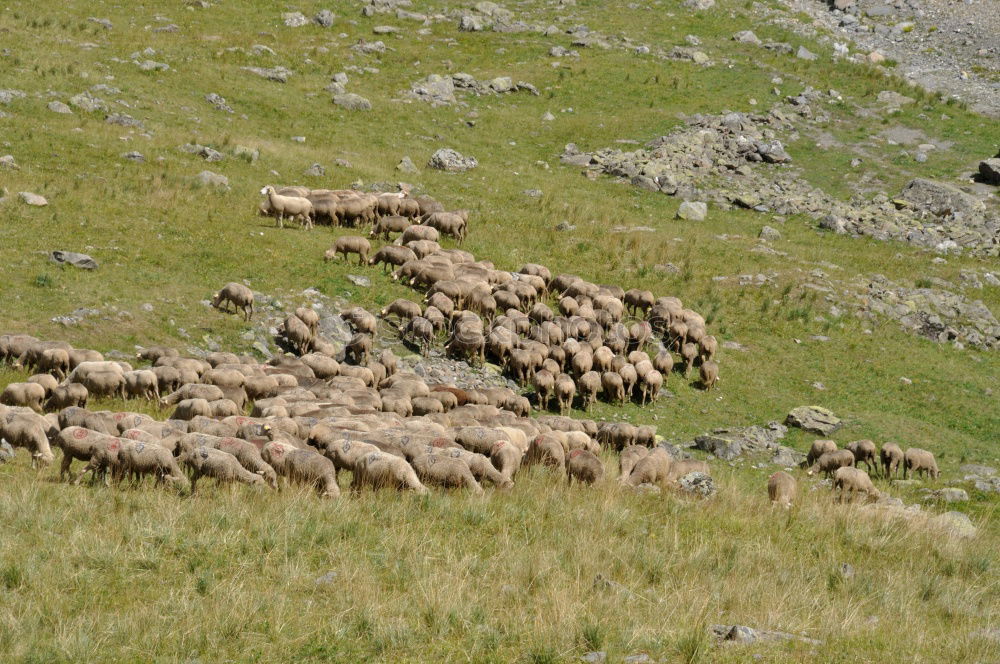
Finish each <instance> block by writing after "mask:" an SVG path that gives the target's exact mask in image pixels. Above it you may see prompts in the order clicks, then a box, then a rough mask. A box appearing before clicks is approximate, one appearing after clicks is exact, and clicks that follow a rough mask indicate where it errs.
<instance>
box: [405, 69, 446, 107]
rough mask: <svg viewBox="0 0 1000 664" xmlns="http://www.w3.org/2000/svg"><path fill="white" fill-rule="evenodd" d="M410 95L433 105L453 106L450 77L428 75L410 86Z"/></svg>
mask: <svg viewBox="0 0 1000 664" xmlns="http://www.w3.org/2000/svg"><path fill="white" fill-rule="evenodd" d="M410 95H411V96H414V97H417V98H418V99H420V100H422V101H426V102H429V103H431V104H433V105H445V104H454V103H455V102H456V101H457V100H456V99H455V83H454V81H453V79H452V77H451V76H439V75H437V74H430V75H429V76H428V77H427V78H425V79H423V80H420V81H416V82H415V83H413V84H411V85H410Z"/></svg>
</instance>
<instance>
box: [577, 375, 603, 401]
mask: <svg viewBox="0 0 1000 664" xmlns="http://www.w3.org/2000/svg"><path fill="white" fill-rule="evenodd" d="M576 384H577V389H578V391H579V392H580V401H581V403H580V406H581V407H582V408H583V410H584V411H589V410H590V407H591V406H592V405H593V404H594V402H595V401H596V400H597V395H598V394H599V393H600V392H601V375H600V374H598V373H597V372H596V371H588V372H587V373H585V374H583V375H582V376H580V377H579V378H578V379H577V381H576Z"/></svg>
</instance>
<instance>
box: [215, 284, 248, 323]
mask: <svg viewBox="0 0 1000 664" xmlns="http://www.w3.org/2000/svg"><path fill="white" fill-rule="evenodd" d="M223 304H225V307H223V306H222V305H223ZM230 304H232V305H233V308H234V310H235V312H238V311H240V310H241V309H242V310H243V318H244V320H250V318H251V317H252V316H253V291H252V290H250V289H249V288H247V287H246V286H244V285H243V284H238V283H236V282H235V281H230V282H229V283H228V284H226V285H225V286H223V287H222V289H221V290H220V291H219V292H217V293H215V294H214V295H212V306H213V307H215V308H216V309H219V310H221V311H225V312H227V313H228V312H229V305H230Z"/></svg>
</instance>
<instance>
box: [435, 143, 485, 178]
mask: <svg viewBox="0 0 1000 664" xmlns="http://www.w3.org/2000/svg"><path fill="white" fill-rule="evenodd" d="M427 165H428V166H429V167H430V168H435V169H438V170H442V171H450V172H453V173H456V172H462V171H468V170H470V169H473V168H475V167H476V166H478V165H479V162H478V161H477V160H476V158H475V157H472V156H469V157H466V156H463V155H462V154H461V153H459V152H458V151H456V150H452V149H451V148H441V149H439V150H437V151H436V152H435V153H434V154H432V155H431V158H430V160H429V161H428V162H427Z"/></svg>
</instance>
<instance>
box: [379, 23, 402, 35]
mask: <svg viewBox="0 0 1000 664" xmlns="http://www.w3.org/2000/svg"><path fill="white" fill-rule="evenodd" d="M372 32H374V33H375V34H376V35H392V34H396V33H397V32H399V28H397V27H396V26H394V25H376V26H375V27H374V28H372Z"/></svg>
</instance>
